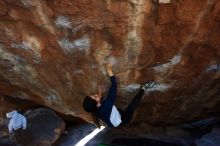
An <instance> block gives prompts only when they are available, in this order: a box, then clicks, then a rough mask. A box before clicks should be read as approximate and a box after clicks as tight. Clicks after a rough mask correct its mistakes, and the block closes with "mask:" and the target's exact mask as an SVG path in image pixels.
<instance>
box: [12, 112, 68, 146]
mask: <svg viewBox="0 0 220 146" xmlns="http://www.w3.org/2000/svg"><path fill="white" fill-rule="evenodd" d="M24 116H25V117H26V119H27V129H26V130H22V129H19V130H17V131H15V132H13V133H12V134H10V139H11V140H12V141H13V142H14V143H16V144H19V145H22V146H30V145H31V146H51V145H52V144H53V143H55V142H56V140H57V139H58V138H59V136H60V134H61V132H62V131H63V130H64V129H65V123H64V121H63V120H62V119H61V118H59V117H58V116H57V115H56V114H55V112H53V111H52V110H50V109H45V108H39V109H33V110H29V111H27V112H26V113H25V114H24Z"/></svg>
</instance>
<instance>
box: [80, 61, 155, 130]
mask: <svg viewBox="0 0 220 146" xmlns="http://www.w3.org/2000/svg"><path fill="white" fill-rule="evenodd" d="M106 71H107V73H108V75H109V77H110V80H111V87H110V89H109V91H108V94H107V98H106V99H105V100H103V101H102V90H101V88H100V87H99V88H98V93H96V94H94V95H90V96H86V97H85V99H84V101H83V107H84V109H85V110H86V111H87V112H89V113H91V114H92V116H94V117H95V122H96V124H98V126H100V124H99V123H97V121H98V119H101V120H102V121H103V122H104V123H106V124H107V125H108V126H109V127H117V126H125V125H127V124H129V122H130V121H131V120H132V117H133V114H134V111H135V109H136V108H137V107H138V105H139V103H140V101H141V99H142V97H143V95H144V91H145V90H146V89H147V88H152V87H153V86H154V82H153V81H149V82H147V83H145V84H144V85H142V86H141V89H140V91H139V92H138V93H137V94H136V95H135V97H134V98H133V100H132V102H131V103H130V104H129V105H128V106H127V108H126V109H125V110H121V109H117V108H116V107H115V105H114V103H115V99H116V91H117V83H116V78H115V76H114V73H113V71H112V64H111V63H110V62H108V63H107V64H106Z"/></svg>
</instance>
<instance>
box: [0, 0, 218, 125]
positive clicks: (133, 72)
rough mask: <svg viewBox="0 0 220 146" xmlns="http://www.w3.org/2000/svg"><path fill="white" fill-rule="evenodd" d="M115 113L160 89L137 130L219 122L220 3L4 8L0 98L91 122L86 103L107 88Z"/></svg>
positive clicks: (160, 0) (148, 100)
mask: <svg viewBox="0 0 220 146" xmlns="http://www.w3.org/2000/svg"><path fill="white" fill-rule="evenodd" d="M106 58H110V60H111V61H112V62H113V63H114V68H113V69H114V72H115V74H116V76H117V78H118V83H119V86H118V87H119V89H118V96H119V97H118V98H117V102H118V103H117V104H118V105H119V106H120V107H122V108H123V107H124V105H126V104H128V103H129V101H130V100H131V99H132V96H133V95H134V94H135V92H136V91H137V89H138V88H139V86H140V84H142V83H144V82H145V81H147V80H155V81H156V82H157V85H156V86H155V87H154V88H153V89H151V90H149V91H148V92H147V93H146V95H145V96H146V97H145V98H144V100H143V101H142V103H141V105H140V108H139V109H138V112H137V113H136V115H135V118H134V121H135V122H139V123H140V122H147V123H151V124H158V125H164V124H177V123H183V122H188V121H192V120H195V119H200V118H204V117H207V116H209V115H211V114H215V113H218V112H220V108H219V107H218V105H219V103H220V98H219V97H220V90H219V89H220V59H219V58H220V1H218V0H193V1H192V0H181V1H180V0H123V1H116V0H83V1H82V0H74V1H72V0H3V1H0V94H2V95H6V96H13V97H18V98H22V99H28V100H32V101H34V102H36V103H38V104H41V105H45V106H48V107H51V108H53V109H55V110H57V111H59V112H61V113H64V114H66V115H73V116H77V117H81V118H83V119H86V120H90V118H89V115H88V114H86V113H85V112H84V110H83V109H82V106H81V103H82V101H83V98H84V96H85V95H87V94H90V93H92V92H95V90H96V87H97V85H98V84H103V85H105V88H106V89H107V88H108V86H109V81H108V77H107V75H106V73H105V71H104V67H103V65H102V64H103V62H104V61H105V59H106Z"/></svg>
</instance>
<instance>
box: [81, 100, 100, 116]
mask: <svg viewBox="0 0 220 146" xmlns="http://www.w3.org/2000/svg"><path fill="white" fill-rule="evenodd" d="M97 105H98V102H97V100H96V99H95V98H94V97H91V96H86V97H85V99H84V101H83V108H84V109H85V111H87V112H89V113H94V112H95V111H96V110H97V108H98V107H97Z"/></svg>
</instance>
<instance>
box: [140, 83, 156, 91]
mask: <svg viewBox="0 0 220 146" xmlns="http://www.w3.org/2000/svg"><path fill="white" fill-rule="evenodd" d="M154 84H155V82H154V81H148V82H146V83H145V84H144V85H142V87H141V89H143V90H146V89H149V88H152V87H153V86H154Z"/></svg>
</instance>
